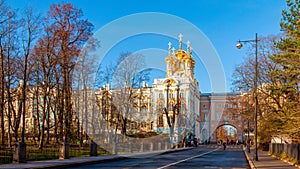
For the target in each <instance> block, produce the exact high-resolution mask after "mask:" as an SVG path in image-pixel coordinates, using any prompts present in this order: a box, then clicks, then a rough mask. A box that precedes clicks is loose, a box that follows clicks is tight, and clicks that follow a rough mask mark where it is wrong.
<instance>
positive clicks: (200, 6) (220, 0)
mask: <svg viewBox="0 0 300 169" xmlns="http://www.w3.org/2000/svg"><path fill="white" fill-rule="evenodd" d="M58 2H60V1H54V0H47V1H41V0H8V1H7V3H8V4H9V5H11V6H13V7H14V8H22V7H24V6H28V5H32V6H33V7H34V8H36V9H37V10H38V11H40V12H41V13H42V14H43V15H45V14H46V11H47V10H48V9H49V7H50V4H52V3H58ZM64 2H70V3H73V4H74V5H75V6H77V7H78V8H81V9H82V10H83V13H84V17H85V18H87V19H88V20H89V21H90V22H92V23H93V24H94V26H95V32H96V31H97V30H99V29H101V28H102V27H103V26H105V25H107V24H109V23H111V22H112V21H114V20H116V19H119V18H122V17H124V16H127V15H131V14H135V13H143V12H159V13H165V14H170V15H172V16H176V17H179V18H182V19H184V20H186V21H188V22H189V23H191V24H193V25H194V26H196V27H197V28H198V29H199V30H201V31H202V33H203V34H204V35H205V36H206V38H207V39H208V40H209V41H210V42H211V44H212V45H213V47H214V48H215V50H216V52H217V54H218V56H219V59H220V62H221V64H222V67H223V69H224V74H225V78H226V89H225V90H226V91H230V88H231V85H230V84H231V75H232V73H233V70H234V68H235V66H236V65H237V64H239V63H241V62H242V60H243V58H244V57H245V55H246V53H247V52H246V51H247V49H246V48H245V49H243V50H237V49H236V48H235V44H236V42H237V40H239V39H241V40H248V39H254V38H255V33H258V35H259V36H268V35H276V34H279V33H280V27H279V23H280V18H281V11H282V9H283V8H285V7H286V4H285V1H284V0H242V1H241V0H231V1H229V0H197V1H196V0H194V1H182V0H119V1H117V0H108V1H102V0H89V1H84V0H81V1H80V0H65V1H64ZM152 19H156V18H152ZM150 20H151V19H150ZM139 26H141V27H143V26H144V25H143V24H141V25H139ZM160 26H162V27H163V26H164V24H163V23H162V24H161V25H160ZM172 26H173V27H174V28H175V27H178V25H172ZM172 26H171V27H170V28H168V29H170V32H172V31H171V29H172ZM119 29H120V31H122V30H121V29H122V28H119ZM182 29H184V26H183V27H182ZM186 31H187V30H182V32H178V33H177V32H174V34H173V35H172V37H167V36H161V35H155V34H153V35H152V34H145V35H144V36H141V35H135V36H131V37H127V38H126V39H124V40H122V41H120V42H118V43H116V45H115V46H114V47H113V48H112V49H111V50H110V51H109V53H107V55H109V56H108V60H111V58H114V57H116V56H117V55H118V54H119V53H121V52H127V51H128V52H138V51H145V50H147V49H152V48H155V49H156V50H152V55H153V54H157V53H159V50H157V49H161V50H164V51H162V57H164V54H166V51H165V50H167V47H168V46H167V42H168V41H171V42H172V43H173V45H174V46H175V48H176V47H177V45H178V44H176V43H177V39H176V37H177V35H178V34H179V33H183V36H184V37H183V40H184V41H187V40H189V39H186V38H185V37H186V36H185V34H184V33H185V32H186ZM186 34H188V33H186ZM100 41H101V39H100ZM101 43H105V41H104V40H103V41H101ZM191 43H192V44H191V46H192V47H193V43H194V44H195V43H202V42H195V41H194V42H193V41H191ZM177 49H178V47H177ZM202 50H205V49H202ZM146 53H147V52H146ZM150 53H151V52H150ZM150 55H151V54H150ZM158 55H159V54H158ZM197 55H199V56H198V57H200V58H201V52H200V53H197ZM207 57H209V56H207ZM146 60H147V59H146ZM147 61H149V62H151V61H153V62H154V64H164V63H161V62H160V63H158V62H157V60H155V59H149V58H148V60H147ZM196 61H197V66H196V70H195V74H196V77H197V79H198V81H199V83H200V91H201V92H203V93H205V92H212V91H213V92H222V91H219V90H215V89H214V88H213V87H212V85H213V84H212V82H211V80H210V78H211V73H209V72H208V71H207V70H206V68H205V67H206V66H205V65H203V63H201V59H200V60H197V59H196ZM210 66H213V65H210Z"/></svg>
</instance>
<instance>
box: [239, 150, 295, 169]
mask: <svg viewBox="0 0 300 169" xmlns="http://www.w3.org/2000/svg"><path fill="white" fill-rule="evenodd" d="M244 152H245V155H246V158H247V160H248V162H249V165H250V167H251V169H253V168H262V169H263V168H266V169H270V168H276V169H292V168H293V169H297V168H298V167H296V166H293V165H291V164H289V163H287V162H284V161H282V160H279V159H277V158H275V157H272V156H271V155H268V152H266V151H260V150H258V151H257V153H258V161H255V155H254V153H255V149H251V151H250V153H248V151H247V150H246V149H245V148H244ZM299 168H300V167H299Z"/></svg>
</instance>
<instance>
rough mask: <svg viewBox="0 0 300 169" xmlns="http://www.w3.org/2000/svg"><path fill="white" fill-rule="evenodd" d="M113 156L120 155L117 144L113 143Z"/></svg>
mask: <svg viewBox="0 0 300 169" xmlns="http://www.w3.org/2000/svg"><path fill="white" fill-rule="evenodd" d="M112 154H114V155H116V154H118V147H117V143H113V147H112Z"/></svg>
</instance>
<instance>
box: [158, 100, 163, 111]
mask: <svg viewBox="0 0 300 169" xmlns="http://www.w3.org/2000/svg"><path fill="white" fill-rule="evenodd" d="M158 108H159V110H162V109H163V103H162V102H159V104H158Z"/></svg>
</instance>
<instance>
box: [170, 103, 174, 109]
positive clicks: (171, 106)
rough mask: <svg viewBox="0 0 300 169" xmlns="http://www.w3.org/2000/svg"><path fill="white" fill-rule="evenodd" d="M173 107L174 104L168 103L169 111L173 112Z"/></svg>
mask: <svg viewBox="0 0 300 169" xmlns="http://www.w3.org/2000/svg"><path fill="white" fill-rule="evenodd" d="M173 106H174V103H173V102H171V103H170V111H173Z"/></svg>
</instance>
